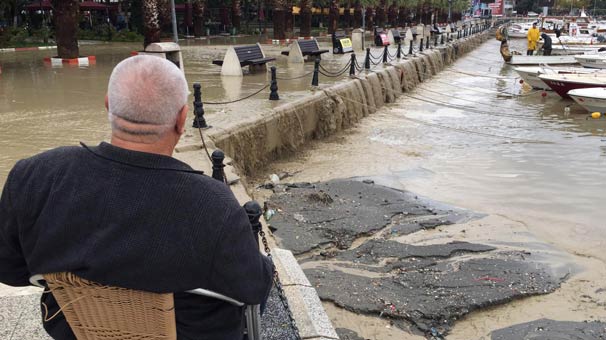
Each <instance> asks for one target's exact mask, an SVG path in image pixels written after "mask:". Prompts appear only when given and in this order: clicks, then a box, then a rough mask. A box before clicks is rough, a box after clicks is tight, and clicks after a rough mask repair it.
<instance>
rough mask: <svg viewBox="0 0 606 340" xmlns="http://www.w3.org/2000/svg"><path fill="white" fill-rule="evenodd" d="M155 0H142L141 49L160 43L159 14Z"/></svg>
mask: <svg viewBox="0 0 606 340" xmlns="http://www.w3.org/2000/svg"><path fill="white" fill-rule="evenodd" d="M159 9H160V8H159V4H158V1H157V0H143V36H144V40H143V48H146V47H147V45H149V44H151V43H155V42H159V41H160V17H159V16H160V13H159Z"/></svg>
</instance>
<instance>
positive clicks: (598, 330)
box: [490, 319, 606, 340]
mask: <svg viewBox="0 0 606 340" xmlns="http://www.w3.org/2000/svg"><path fill="white" fill-rule="evenodd" d="M490 339H491V340H519V339H533V340H555V339H557V340H603V339H606V323H603V322H597V321H592V322H572V321H556V320H549V319H540V320H535V321H531V322H527V323H522V324H518V325H513V326H510V327H506V328H502V329H499V330H496V331H494V332H492V334H491V338H490Z"/></svg>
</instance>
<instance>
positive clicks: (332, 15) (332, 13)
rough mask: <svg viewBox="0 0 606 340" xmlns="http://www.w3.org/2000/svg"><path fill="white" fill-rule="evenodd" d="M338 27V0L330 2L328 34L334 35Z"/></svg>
mask: <svg viewBox="0 0 606 340" xmlns="http://www.w3.org/2000/svg"><path fill="white" fill-rule="evenodd" d="M338 27H339V0H331V1H330V8H329V10H328V33H329V34H332V33H334V32H335V31H336V30H337V28H338Z"/></svg>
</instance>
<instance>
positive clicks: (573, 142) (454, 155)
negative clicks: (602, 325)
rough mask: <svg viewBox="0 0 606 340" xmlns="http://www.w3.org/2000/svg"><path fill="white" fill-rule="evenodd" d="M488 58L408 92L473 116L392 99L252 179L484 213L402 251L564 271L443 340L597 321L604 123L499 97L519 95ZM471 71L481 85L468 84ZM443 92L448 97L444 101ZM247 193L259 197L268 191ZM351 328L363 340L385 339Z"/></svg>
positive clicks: (418, 237) (542, 101)
mask: <svg viewBox="0 0 606 340" xmlns="http://www.w3.org/2000/svg"><path fill="white" fill-rule="evenodd" d="M499 59H500V56H499V55H498V47H497V43H496V42H493V41H489V42H487V43H485V44H484V45H483V46H482V47H481V48H480V49H479V50H478V51H477V52H473V53H471V54H470V55H469V56H468V57H465V58H463V59H462V60H461V61H459V62H457V63H456V64H455V65H454V66H453V67H451V68H449V69H447V70H446V71H445V72H443V73H442V74H440V75H438V76H437V77H435V78H434V79H433V80H430V81H428V82H427V83H425V84H423V85H422V86H421V87H420V88H419V89H418V90H417V91H415V92H413V95H421V96H426V97H430V98H431V97H434V98H435V97H439V99H440V100H442V101H446V102H451V103H456V104H459V105H465V107H473V109H475V110H477V111H481V112H486V113H485V114H482V113H478V112H474V111H471V110H465V109H463V110H461V109H455V108H450V107H444V106H443V105H436V104H435V103H433V104H432V103H427V102H421V101H419V100H415V99H414V98H411V97H408V98H406V97H403V98H401V99H400V100H399V101H398V102H397V103H396V104H394V105H390V106H389V107H387V108H384V109H382V110H380V111H379V112H377V113H375V114H373V115H371V116H370V117H367V118H365V119H364V120H363V121H362V123H361V124H358V126H357V127H355V128H353V129H351V130H348V131H346V132H343V133H340V134H338V135H335V136H332V137H330V138H328V139H326V140H324V141H321V142H312V143H310V145H309V146H308V147H307V148H306V150H305V151H304V152H302V153H300V154H299V155H298V156H296V157H293V158H290V159H286V160H282V161H279V162H275V163H273V164H271V165H270V167H269V168H268V169H267V170H266V171H264V174H262V175H259V177H257V178H256V180H253V181H252V182H255V183H257V184H261V183H263V182H264V181H266V178H267V177H266V176H267V175H268V174H271V173H278V172H289V173H293V174H294V175H293V176H292V177H291V178H287V179H285V181H288V182H317V181H327V180H330V179H337V178H348V177H364V178H371V179H373V180H374V181H375V182H376V183H379V184H383V185H387V186H391V187H394V188H398V189H406V190H410V191H413V192H415V193H418V194H420V195H423V196H426V197H430V198H431V199H434V200H437V201H440V202H444V203H447V204H451V205H454V206H458V207H461V208H465V209H470V210H473V211H476V212H479V213H484V214H486V215H487V216H486V217H484V218H482V219H479V220H473V221H469V222H466V223H461V224H454V225H450V226H448V227H445V228H440V230H427V231H420V232H417V233H414V234H411V235H407V236H406V242H407V243H411V244H432V243H444V242H447V241H452V240H461V241H467V242H474V243H482V244H489V245H494V246H498V247H505V248H509V249H524V248H526V249H531V250H532V251H533V253H537V254H540V257H541V259H542V261H544V262H545V263H548V264H549V265H550V266H552V267H553V268H555V269H557V270H558V272H560V273H568V272H569V273H570V275H568V276H567V278H566V279H567V280H566V281H565V282H563V283H562V284H561V287H560V288H559V289H557V290H556V291H555V292H553V293H550V294H547V295H541V296H536V297H528V298H524V299H522V300H516V301H513V302H509V303H507V304H505V305H501V306H496V307H490V308H488V309H485V310H481V311H476V312H473V313H471V314H470V315H468V316H467V317H465V318H463V319H462V320H459V321H458V322H456V323H455V325H454V328H453V329H452V330H451V332H450V335H449V336H448V339H481V338H484V339H486V338H488V335H489V333H490V332H491V331H493V330H496V329H498V328H502V327H507V326H511V325H514V324H517V323H523V322H528V321H532V320H535V319H540V318H551V319H556V320H569V321H584V320H602V321H604V320H606V307H605V306H606V292H605V290H604V289H606V283H605V282H606V256H605V255H604V254H605V253H604V252H603V248H604V246H606V225H605V224H604V222H603V221H605V220H606V215H605V210H604V209H602V208H601V202H602V201H604V199H605V198H606V197H605V196H604V193H603V190H602V189H601V188H600V183H604V181H606V175H605V174H604V173H603V171H602V169H603V166H604V165H605V164H606V157H604V155H605V153H604V147H605V145H604V139H603V137H602V136H603V134H604V131H605V128H606V124H605V122H604V121H603V120H601V121H591V120H586V119H585V117H586V113H585V112H584V111H583V110H582V109H580V108H579V107H575V106H574V105H572V106H571V109H572V110H571V111H572V114H571V115H570V116H567V115H565V114H564V113H563V112H564V110H563V108H564V107H565V106H566V105H569V104H571V102H570V101H565V100H560V99H558V98H557V97H556V96H555V95H553V94H548V96H547V98H542V97H540V93H528V92H526V93H528V95H526V96H524V97H511V96H504V95H503V94H502V92H504V91H506V92H509V93H524V92H520V91H522V89H521V87H520V85H519V83H518V79H517V77H516V74H515V73H514V72H513V70H511V69H510V68H509V67H507V66H506V67H503V66H502V61H501V60H499ZM461 71H464V72H466V73H470V74H472V75H466V74H463V73H462V72H461ZM482 73H483V74H485V75H486V77H478V76H473V75H475V74H482ZM453 85H454V86H453ZM456 86H458V90H456V91H457V92H453V91H455V90H454V89H453V87H456ZM430 91H433V92H430ZM497 91H500V92H501V93H497ZM435 92H437V94H436V93H435ZM440 94H443V95H440ZM452 94H456V96H458V98H451V97H447V95H452ZM256 195H257V196H258V198H259V199H261V200H262V199H263V198H264V197H267V195H268V193H267V192H262V191H258V192H257V193H256ZM463 231H464V232H463ZM329 315H330V316H331V317H332V318H333V319H334V320H335V326H336V327H345V328H347V325H349V326H351V325H352V323H353V324H355V323H356V322H360V323H362V322H364V321H363V320H367V319H368V318H369V317H368V316H364V317H361V318H360V319H359V320H358V319H357V318H356V317H355V316H353V315H352V313H344V312H342V311H341V310H340V309H338V308H337V307H334V306H331V307H330V308H329ZM373 318H374V319H376V317H373ZM352 319H353V320H355V321H353V322H352ZM375 322H377V323H378V324H381V321H380V320H378V319H376V320H375ZM360 328H361V327H360ZM350 329H353V328H350ZM371 329H376V327H371ZM360 332H361V333H359V334H360V335H363V336H365V337H367V338H371V339H374V338H376V339H390V336H391V335H389V334H387V333H385V332H382V333H380V334H378V335H373V332H374V331H369V332H366V333H365V332H364V330H362V329H360ZM400 336H401V337H400V338H401V339H406V338H410V339H414V338H416V336H414V335H410V336H405V335H400Z"/></svg>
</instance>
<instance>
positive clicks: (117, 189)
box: [0, 143, 272, 340]
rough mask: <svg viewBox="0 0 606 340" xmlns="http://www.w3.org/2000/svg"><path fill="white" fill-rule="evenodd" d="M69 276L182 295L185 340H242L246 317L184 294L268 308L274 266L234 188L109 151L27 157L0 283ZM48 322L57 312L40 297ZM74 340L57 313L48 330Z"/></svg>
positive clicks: (8, 189)
mask: <svg viewBox="0 0 606 340" xmlns="http://www.w3.org/2000/svg"><path fill="white" fill-rule="evenodd" d="M63 271H68V272H72V273H74V274H76V275H78V276H80V277H83V278H85V279H88V280H92V281H96V282H99V283H102V284H106V285H113V286H119V287H125V288H131V289H138V290H146V291H152V292H161V293H163V292H175V293H176V294H175V310H176V318H177V328H178V333H179V339H213V340H215V339H216V340H222V339H225V340H234V339H239V338H241V336H240V334H242V333H241V331H242V326H243V325H242V312H243V311H242V309H241V308H237V307H234V306H232V305H229V304H227V303H225V302H221V301H218V300H212V299H208V298H204V297H198V296H192V295H190V294H184V293H180V292H184V291H186V290H190V289H195V288H205V289H210V290H213V291H215V292H218V293H221V294H224V295H227V296H229V297H232V298H234V299H236V300H239V301H242V302H244V303H247V304H259V303H261V302H262V301H263V300H264V299H265V298H266V297H267V295H268V291H269V289H270V288H271V278H272V266H271V263H270V261H269V260H268V259H267V258H266V257H265V256H262V255H261V254H260V253H259V250H258V246H257V244H256V243H255V241H254V238H253V236H252V233H251V228H250V224H249V222H248V218H247V216H246V213H245V211H244V209H243V208H242V207H241V206H240V205H239V204H238V202H237V200H236V199H235V197H234V195H233V194H232V193H231V191H230V190H229V188H228V187H227V186H226V185H224V184H223V183H221V182H219V181H216V180H214V179H212V178H210V177H208V176H205V175H203V174H202V173H201V172H197V171H194V170H193V169H192V168H191V167H190V166H188V165H187V164H185V163H183V162H180V161H178V160H176V159H174V158H172V157H168V156H162V155H157V154H150V153H144V152H136V151H131V150H126V149H122V148H118V147H116V146H113V145H111V144H107V143H101V144H100V145H98V146H97V147H87V146H85V145H83V146H82V147H62V148H57V149H53V150H50V151H47V152H44V153H41V154H38V155H36V156H34V157H31V158H29V159H25V160H21V161H19V162H18V163H17V164H16V165H15V166H14V168H13V169H12V170H11V172H10V174H9V176H8V179H7V181H6V184H5V186H4V190H3V192H2V198H1V200H0V282H3V283H5V284H8V285H12V286H25V285H28V284H29V281H28V279H29V277H30V276H31V275H34V274H45V273H52V272H63ZM42 300H43V301H44V302H45V303H46V304H47V305H49V308H50V311H49V312H50V313H51V314H50V315H52V313H53V312H54V310H57V308H58V307H57V305H56V302H55V301H54V298H53V297H52V295H51V294H43V296H42ZM44 326H45V328H46V329H47V331H48V333H49V334H50V335H51V336H53V337H54V338H55V339H62V340H63V339H65V340H67V339H74V337H73V334H72V333H71V331H70V330H69V327H68V326H67V323H66V322H65V319H64V318H63V317H62V316H60V317H59V318H55V319H53V320H52V321H50V322H46V323H45V325H44Z"/></svg>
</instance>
